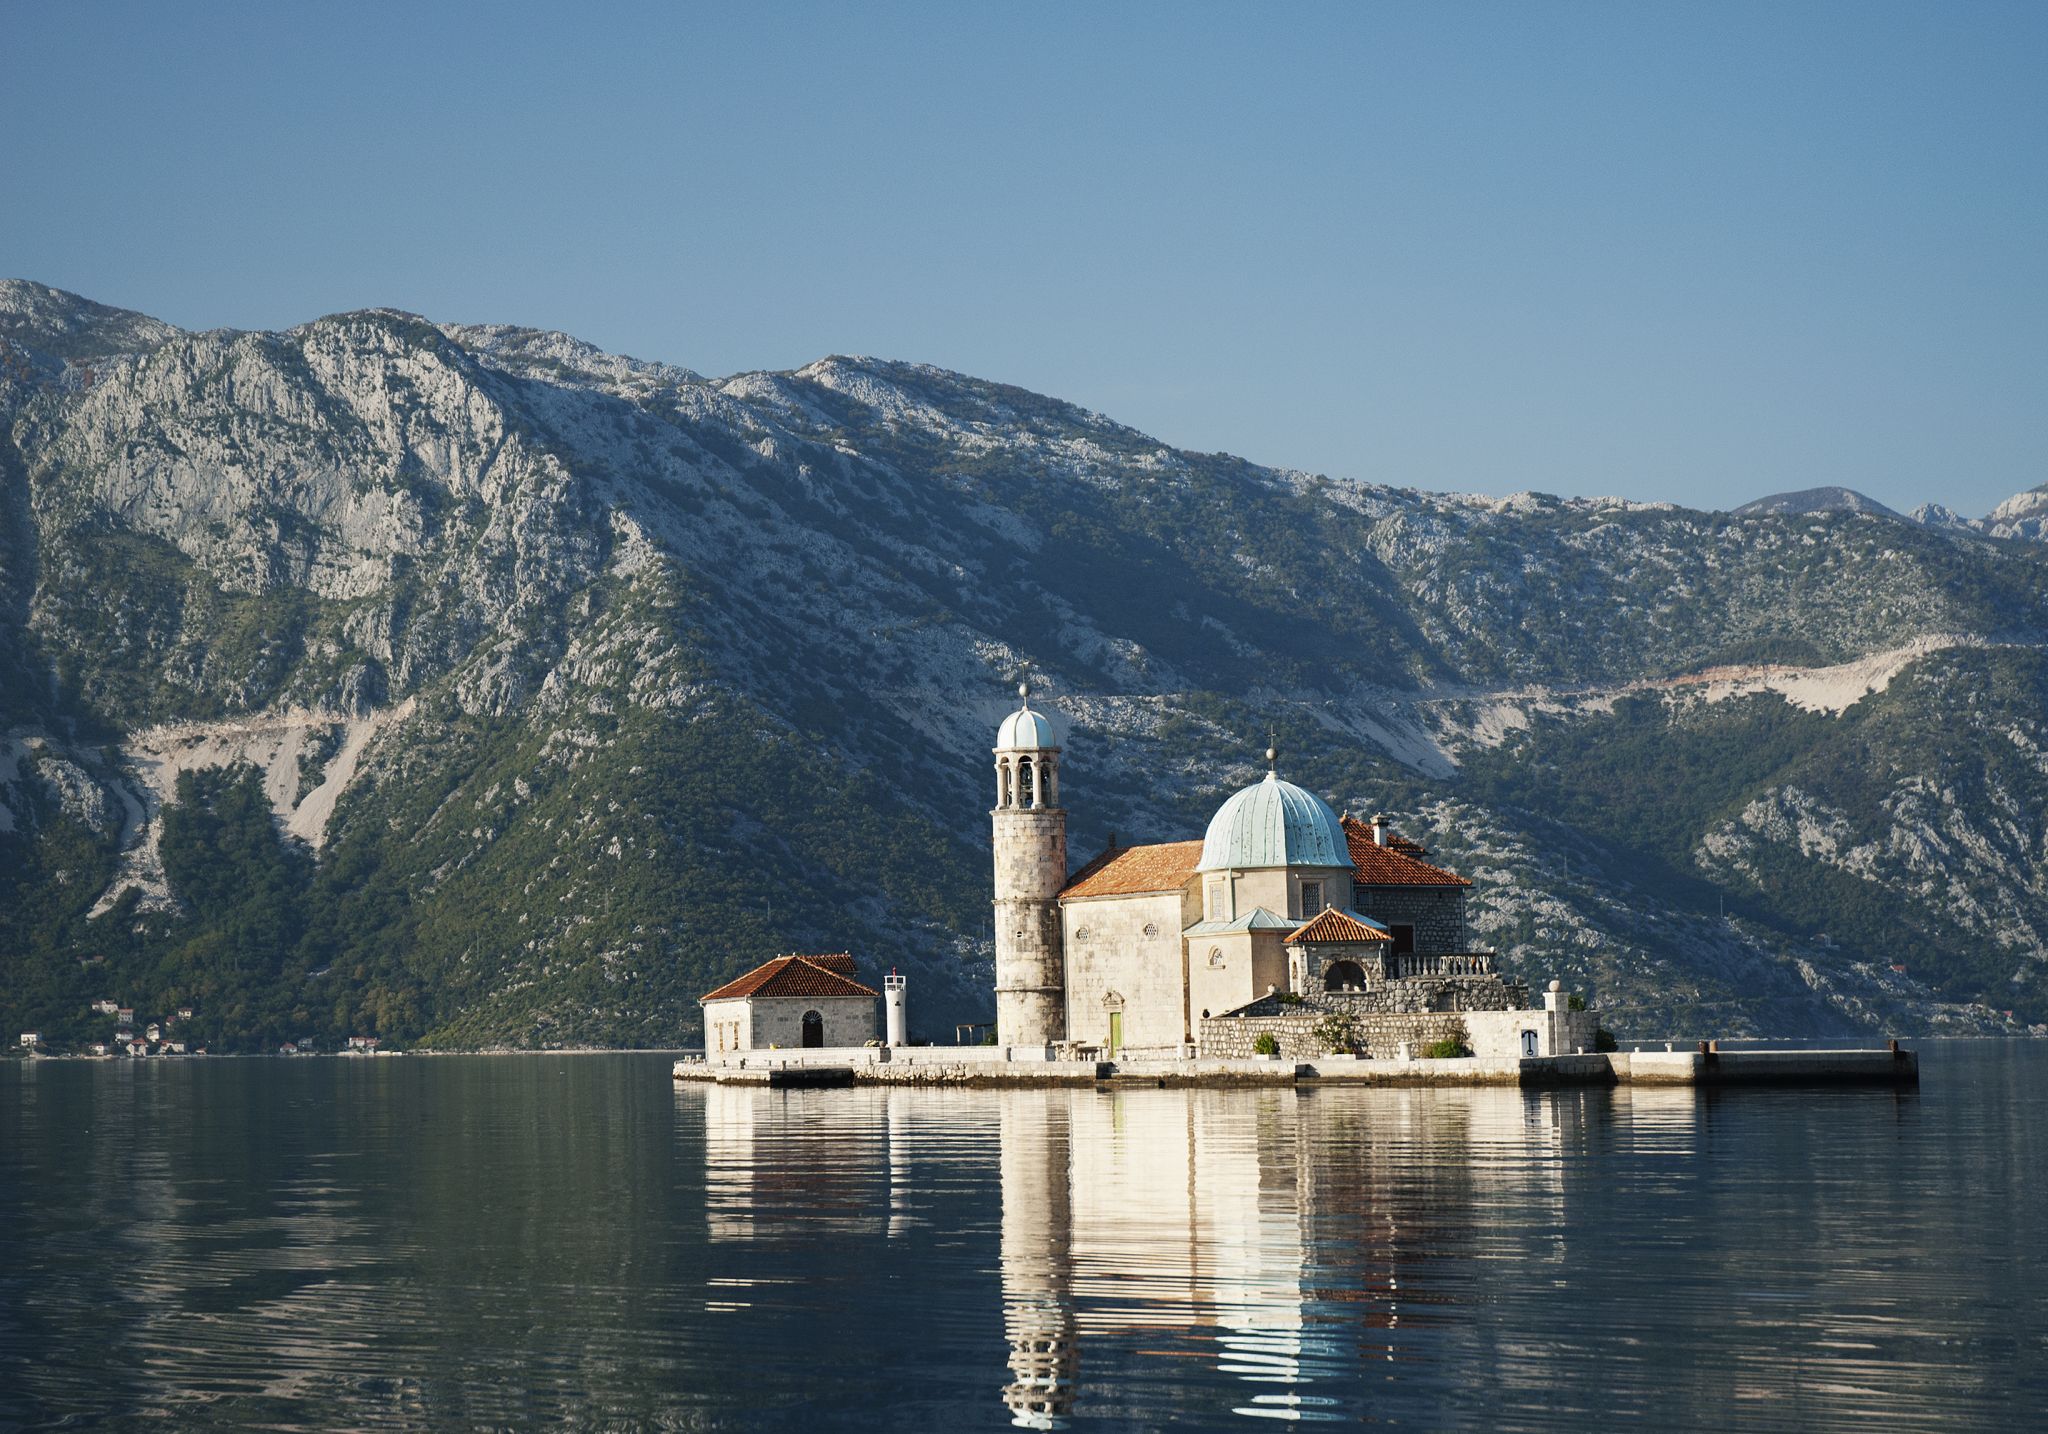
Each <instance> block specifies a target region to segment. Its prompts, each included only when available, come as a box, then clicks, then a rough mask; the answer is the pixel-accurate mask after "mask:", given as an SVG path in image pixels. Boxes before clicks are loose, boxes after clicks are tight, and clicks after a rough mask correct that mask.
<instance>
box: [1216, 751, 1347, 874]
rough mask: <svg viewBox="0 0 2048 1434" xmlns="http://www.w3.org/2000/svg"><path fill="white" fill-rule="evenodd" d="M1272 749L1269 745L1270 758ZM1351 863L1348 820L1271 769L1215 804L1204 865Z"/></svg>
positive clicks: (1220, 867)
mask: <svg viewBox="0 0 2048 1434" xmlns="http://www.w3.org/2000/svg"><path fill="white" fill-rule="evenodd" d="M1273 759H1274V753H1273V752H1272V751H1271V750H1268V751H1267V753H1266V760H1267V761H1269V762H1270V761H1272V760H1273ZM1349 865H1351V851H1350V848H1349V846H1348V845H1347V844H1346V842H1345V840H1344V826H1343V823H1342V822H1341V821H1339V820H1338V817H1337V814H1336V812H1334V811H1332V810H1331V809H1330V804H1329V803H1328V802H1326V801H1324V800H1323V799H1322V798H1321V797H1319V796H1317V795H1316V794H1315V793H1314V792H1310V791H1305V790H1303V789H1302V788H1300V787H1297V786H1295V785H1294V783H1292V782H1283V781H1281V780H1280V774H1279V772H1278V771H1269V772H1267V773H1266V778H1265V780H1264V781H1262V782H1254V783H1253V784H1252V785H1251V786H1249V787H1246V788H1245V789H1244V790H1243V791H1241V792H1239V793H1237V794H1236V795H1235V796H1233V797H1231V798H1230V800H1229V801H1227V802H1225V803H1224V804H1223V805H1222V806H1220V807H1218V808H1217V809H1216V815H1215V816H1214V817H1212V818H1211V819H1210V821H1209V830H1208V833H1207V834H1206V835H1205V836H1204V837H1203V838H1202V864H1201V866H1200V867H1198V868H1197V870H1200V871H1231V870H1239V871H1242V870H1251V869H1256V868H1259V867H1274V866H1326V867H1341V866H1349Z"/></svg>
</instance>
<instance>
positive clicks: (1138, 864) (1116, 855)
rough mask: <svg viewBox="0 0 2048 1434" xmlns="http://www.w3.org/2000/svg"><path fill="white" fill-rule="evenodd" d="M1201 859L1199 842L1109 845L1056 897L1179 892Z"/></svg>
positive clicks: (1192, 875) (1190, 879)
mask: <svg viewBox="0 0 2048 1434" xmlns="http://www.w3.org/2000/svg"><path fill="white" fill-rule="evenodd" d="M1201 860H1202V844H1201V843H1200V842H1199V841H1164V842H1155V843H1153V844H1152V845H1150V846H1126V847H1110V848H1109V849H1108V850H1106V851H1104V852H1103V853H1102V855H1100V856H1098V857H1096V858H1095V860H1093V861H1091V862H1089V863H1088V864H1087V865H1086V866H1084V867H1082V868H1081V869H1080V870H1079V871H1077V872H1075V873H1074V876H1073V879H1072V880H1071V881H1069V882H1068V883H1067V888H1066V890H1064V891H1062V892H1061V893H1060V896H1061V897H1062V898H1065V897H1069V896H1135V895H1137V894H1139V893H1141V892H1148V891H1179V890H1180V889H1181V888H1182V887H1184V886H1186V885H1187V884H1188V883H1189V882H1190V881H1193V880H1194V879H1195V868H1196V867H1197V866H1198V865H1200V864H1201Z"/></svg>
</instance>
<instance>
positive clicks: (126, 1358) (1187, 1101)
mask: <svg viewBox="0 0 2048 1434" xmlns="http://www.w3.org/2000/svg"><path fill="white" fill-rule="evenodd" d="M2043 1075H2048V1051H2042V1050H2039V1049H2038V1048H2036V1047H2032V1046H2025V1045H1995V1044H1980V1045H1962V1044H1958V1045H1954V1046H1948V1047H1940V1048H1935V1049H1931V1050H1930V1051H1929V1052H1928V1055H1927V1059H1926V1062H1925V1065H1924V1084H1923V1089H1922V1092H1921V1093H1920V1094H1918V1095H1914V1094H1910V1093H1907V1094H1899V1093H1894V1092H1891V1091H1869V1090H1833V1091H1827V1090H1819V1091H1814V1090H1809V1091H1784V1090H1744V1091H1730V1092H1727V1093H1723V1094H1719V1095H1705V1094H1695V1093H1693V1092H1691V1091H1687V1090H1661V1091H1660V1090H1654V1089H1649V1088H1642V1089H1630V1088H1622V1089H1618V1090H1613V1091H1563V1092H1544V1093H1526V1094H1525V1093H1522V1092H1517V1091H1512V1090H1491V1089H1488V1090H1385V1091H1371V1090H1357V1089H1349V1090H1345V1089H1335V1088H1323V1089H1304V1090H1301V1091H1293V1090H1263V1091H1242V1092H1238V1091H1233V1092H1224V1091H1204V1090H1133V1091H1116V1092H1097V1091H1093V1090H1088V1091H1008V1092H995V1091H965V1090H944V1089H933V1090H911V1089H887V1088H856V1089H852V1090H839V1091H788V1092H784V1091H767V1090H758V1089H740V1088H721V1087H711V1088H705V1087H699V1086H686V1087H681V1088H673V1089H672V1088H671V1087H670V1084H669V1082H668V1080H667V1077H666V1064H665V1062H664V1061H662V1060H660V1059H658V1058H648V1057H633V1056H618V1057H574V1058H560V1057H474V1058H448V1059H434V1060H427V1059H407V1060H401V1061H391V1060H380V1061H342V1060H313V1061H260V1062H259V1061H213V1062H189V1063H184V1064H178V1063H166V1062H151V1063H147V1064H140V1063H118V1064H100V1065H87V1064H72V1063H54V1062H44V1063H39V1064H37V1065H35V1066H32V1067H29V1068H26V1069H20V1068H17V1069H15V1070H10V1071H9V1072H7V1073H6V1074H5V1075H0V1156H4V1158H5V1161H6V1166H5V1169H4V1172H0V1296H4V1298H0V1427H4V1428H34V1427H51V1426H55V1425H58V1424H60V1423H64V1422H67V1421H69V1422H75V1423H80V1424H86V1423H93V1422H99V1421H107V1420H115V1421H120V1420H127V1419H134V1420H138V1421H139V1420H142V1419H158V1420H168V1421H170V1422H172V1423H174V1424H175V1425H177V1426H179V1427H252V1426H291V1427H302V1428H303V1427H325V1428H377V1427H388V1428H400V1427H403V1428H419V1427H445V1426H449V1425H493V1426H497V1425H517V1424H529V1423H540V1422H562V1421H566V1422H570V1423H574V1424H579V1425H581V1424H602V1425H606V1426H615V1427H620V1428H685V1427H687V1428H720V1427H734V1428H738V1427H748V1428H754V1427H775V1428H813V1427H827V1426H830V1427H841V1426H850V1425H872V1424H875V1423H877V1422H887V1423H890V1424H896V1425H905V1426H915V1427H934V1428H938V1427H944V1428H975V1427H1001V1426H1006V1425H1011V1424H1015V1425H1021V1426H1024V1427H1037V1428H1058V1427H1068V1426H1075V1427H1087V1426H1091V1425H1096V1424H1115V1425H1117V1426H1119V1427H1142V1428H1150V1427H1160V1426H1164V1425H1167V1424H1181V1425H1191V1426H1196V1427H1213V1426H1216V1425H1220V1424H1229V1423H1236V1422H1238V1421H1239V1420H1242V1419H1259V1418H1276V1419H1282V1420H1287V1421H1294V1422H1330V1421H1337V1420H1342V1421H1345V1422H1359V1421H1365V1420H1370V1421H1375V1422H1390V1423H1405V1424H1420V1425H1424V1426H1431V1427H1442V1426H1477V1425H1486V1426H1489V1427H1498V1428H1509V1429H1520V1428H1529V1429H1536V1428H1565V1427H1571V1426H1581V1427H1582V1426H1584V1425H1586V1424H1587V1423H1588V1422H1589V1421H1591V1420H1606V1421H1626V1422H1631V1423H1654V1424H1658V1425H1685V1426H1690V1427H1709V1426H1712V1427H1726V1426H1737V1427H1780V1426H1786V1425H1802V1424H1803V1425H1818V1426H1826V1427H1844V1426H1863V1427H1871V1428H1919V1427H1925V1426H1927V1425H1928V1424H1931V1423H1935V1422H1944V1423H1948V1424H1953V1425H1960V1426H1964V1427H2010V1426H2012V1425H2014V1424H2023V1423H2027V1422H2030V1421H2031V1420H2032V1419H2033V1418H2034V1417H2035V1413H2034V1411H2035V1410H2037V1409H2038V1408H2039V1407H2040V1403H2041V1400H2042V1398H2043V1397H2044V1396H2048V1387H2044V1375H2043V1359H2044V1355H2048V1315H2044V1309H2043V1303H2042V1297H2041V1295H2040V1293H2039V1291H2040V1290H2041V1289H2042V1288H2043V1287H2044V1286H2043V1283H2042V1275H2043V1273H2044V1271H2043V1268H2042V1266H2043V1264H2044V1257H2043V1255H2042V1253H2041V1242H2039V1241H2038V1240H2036V1239H2034V1238H2033V1232H2034V1231H2036V1230H2038V1229H2039V1228H2041V1225H2042V1217H2043V1215H2044V1214H2048V1202H2044V1197H2043V1196H2042V1195H2041V1194H2040V1188H2041V1183H2042V1176H2043V1175H2044V1174H2048V1169H2044V1167H2043V1164H2042V1162H2041V1159H2040V1156H2041V1153H2042V1143H2041V1139H2040V1138H2039V1137H2038V1136H2037V1135H2036V1134H2035V1130H2034V1126H2033V1124H2032V1122H2031V1121H2030V1120H2029V1118H2028V1115H2029V1104H2028V1103H2029V1100H2030V1097H2031V1093H2032V1091H2033V1090H2035V1089H2038V1087H2039V1084H2040V1078H2041V1077H2042V1076H2043Z"/></svg>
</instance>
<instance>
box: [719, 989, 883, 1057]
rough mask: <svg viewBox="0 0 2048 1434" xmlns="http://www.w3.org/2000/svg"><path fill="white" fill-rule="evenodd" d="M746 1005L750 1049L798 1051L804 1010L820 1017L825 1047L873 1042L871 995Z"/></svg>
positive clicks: (756, 999)
mask: <svg viewBox="0 0 2048 1434" xmlns="http://www.w3.org/2000/svg"><path fill="white" fill-rule="evenodd" d="M718 1004H720V1005H724V1004H726V1003H724V1002H719V1003H718ZM746 1004H747V1005H748V1006H750V1007H752V1010H753V1031H752V1037H751V1040H750V1041H749V1044H748V1047H747V1049H750V1050H757V1051H758V1050H761V1049H763V1048H764V1047H767V1046H779V1047H781V1048H783V1049H785V1050H788V1049H791V1048H795V1049H799V1050H800V1049H802V1047H803V1043H804V1012H806V1011H816V1012H817V1013H818V1014H819V1015H820V1016H821V1017H823V1018H824V1022H825V1044H826V1045H828V1046H858V1045H863V1044H865V1043H866V1042H868V1041H871V1040H874V1039H875V998H874V997H872V996H753V997H750V998H748V999H747V1001H746Z"/></svg>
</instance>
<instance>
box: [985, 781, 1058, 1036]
mask: <svg viewBox="0 0 2048 1434" xmlns="http://www.w3.org/2000/svg"><path fill="white" fill-rule="evenodd" d="M994 819H995V915H996V1043H997V1044H998V1045H1004V1046H1043V1045H1050V1044H1051V1043H1052V1042H1054V1041H1058V1040H1064V1039H1065V1038H1066V1027H1067V979H1066V958H1065V953H1064V952H1063V950H1062V949H1061V942H1060V903H1059V894H1060V888H1061V887H1063V886H1065V885H1066V884H1067V814H1066V812H1065V811H1064V810H1062V809H1061V808H1058V807H1008V808H1002V807H999V808H997V809H996V811H995V813H994Z"/></svg>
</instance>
